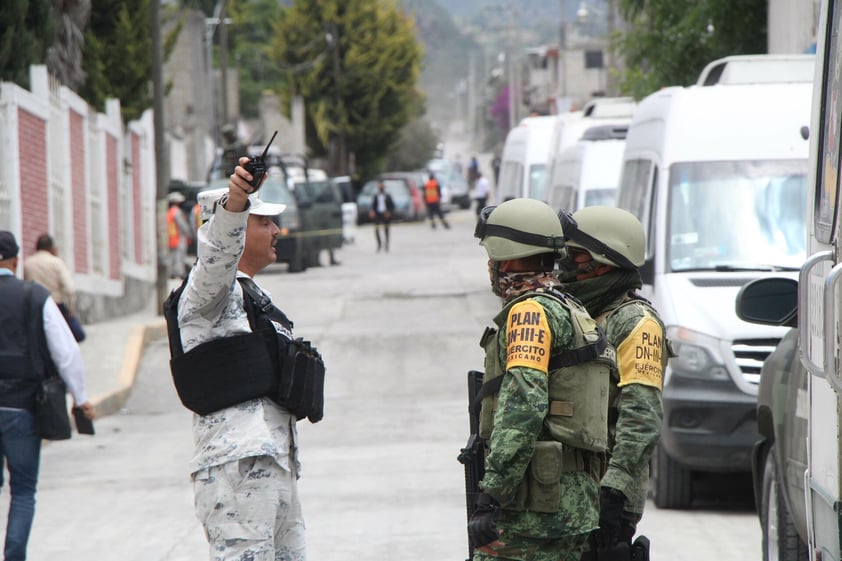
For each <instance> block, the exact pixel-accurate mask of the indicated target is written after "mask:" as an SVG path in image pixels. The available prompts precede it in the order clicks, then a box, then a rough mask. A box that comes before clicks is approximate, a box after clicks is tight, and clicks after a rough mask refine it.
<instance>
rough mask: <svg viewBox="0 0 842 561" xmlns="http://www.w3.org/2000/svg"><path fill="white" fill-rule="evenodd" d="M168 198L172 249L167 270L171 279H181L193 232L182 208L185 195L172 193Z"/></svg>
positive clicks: (169, 245) (169, 239) (168, 237)
mask: <svg viewBox="0 0 842 561" xmlns="http://www.w3.org/2000/svg"><path fill="white" fill-rule="evenodd" d="M168 200H169V203H170V208H169V210H168V211H167V246H168V248H169V250H170V251H169V261H168V262H167V270H168V273H169V277H170V278H171V279H181V278H184V268H185V265H186V263H185V260H186V258H187V245H188V244H189V243H190V239H191V237H192V235H193V232H192V230H191V229H190V225H189V224H188V223H187V218H185V216H184V212H183V211H182V210H181V203H183V202H184V195H182V194H181V193H178V192H174V193H170V195H169V197H168Z"/></svg>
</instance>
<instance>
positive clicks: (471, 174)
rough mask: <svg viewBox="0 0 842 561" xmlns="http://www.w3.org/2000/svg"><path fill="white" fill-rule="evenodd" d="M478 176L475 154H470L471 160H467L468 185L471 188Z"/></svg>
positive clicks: (477, 163)
mask: <svg viewBox="0 0 842 561" xmlns="http://www.w3.org/2000/svg"><path fill="white" fill-rule="evenodd" d="M478 177H479V162H478V161H477V157H476V156H471V161H470V162H468V177H467V180H468V185H469V186H470V188H471V189H473V188H474V185H475V184H476V181H477V178H478Z"/></svg>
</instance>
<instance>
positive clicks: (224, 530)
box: [193, 456, 307, 561]
mask: <svg viewBox="0 0 842 561" xmlns="http://www.w3.org/2000/svg"><path fill="white" fill-rule="evenodd" d="M292 469H293V472H292V473H291V472H289V471H287V470H285V469H283V468H281V467H280V466H279V465H278V464H277V462H275V460H274V459H272V458H271V457H269V456H257V457H250V458H243V459H241V460H239V461H233V462H228V463H226V464H222V465H219V466H213V467H211V468H208V469H202V470H199V471H197V472H196V473H194V474H193V493H194V496H195V504H196V516H197V517H198V518H199V521H201V523H202V525H203V526H204V528H205V535H206V537H207V539H208V543H209V544H210V559H211V561H306V559H307V555H306V551H305V541H304V518H303V516H302V513H301V503H300V501H299V496H298V485H297V474H296V473H294V472H295V468H294V467H293V468H292Z"/></svg>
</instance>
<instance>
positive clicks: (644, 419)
mask: <svg viewBox="0 0 842 561" xmlns="http://www.w3.org/2000/svg"><path fill="white" fill-rule="evenodd" d="M639 282H640V281H639V276H638V274H637V273H636V272H633V273H630V272H628V271H620V270H617V271H616V272H613V273H609V274H607V275H603V276H600V277H596V278H593V279H589V280H585V281H578V282H573V283H569V284H564V285H563V288H564V290H565V291H569V292H570V294H572V295H573V296H576V297H577V298H579V299H580V300H581V301H582V303H583V304H584V306H585V307H586V308H587V310H588V312H589V313H590V314H591V317H593V318H594V319H595V320H596V321H597V323H598V324H599V325H600V326H601V327H602V328H603V329H604V331H605V335H606V338H607V339H608V342H609V343H611V344H612V345H613V346H614V347H615V348H616V349H617V354H618V356H617V363H618V367H619V371H618V372H615V373H613V374H612V377H611V388H610V410H609V415H608V419H609V425H608V439H609V462H608V469H607V471H606V473H605V474H604V475H603V477H602V481H601V485H603V486H606V487H611V488H614V489H617V490H619V491H621V492H622V493H623V494H624V495H625V496H626V499H627V500H626V503H625V505H624V509H623V510H624V511H625V512H624V513H623V518H624V520H625V522H626V523H627V524H629V525H630V526H631V531H632V533H633V530H634V528H635V527H636V525H637V522H639V521H640V518H641V517H642V515H643V508H644V506H645V504H646V493H647V488H648V485H649V459H650V457H651V456H652V453H653V452H654V450H655V446H656V445H657V444H658V439H659V438H660V435H661V425H662V423H663V405H662V402H661V389H662V387H663V374H664V370H665V369H666V364H667V359H668V358H669V357H670V355H671V354H672V351H671V350H670V348H669V342H668V340H667V339H666V334H665V329H664V325H663V322H662V321H661V319H660V317H659V316H658V313H657V311H656V310H655V309H654V308H653V307H652V306H651V305H650V304H649V303H648V302H646V301H645V300H642V299H638V298H633V297H630V296H629V294H630V292H631V289H632V288H637V287H639V286H640V284H639ZM641 326H646V329H647V331H649V332H650V334H653V335H654V336H653V337H650V338H651V339H652V341H651V345H649V349H646V350H645V351H644V352H648V351H649V350H651V351H652V352H651V355H650V356H649V359H648V364H650V365H651V366H653V367H654V370H653V371H652V372H650V373H649V374H648V375H647V376H646V377H639V376H635V375H634V374H633V370H634V368H636V367H639V364H638V366H636V365H635V362H638V363H639V362H640V361H639V360H638V361H635V360H632V358H631V355H627V356H629V359H627V360H626V362H625V363H624V362H623V360H622V357H621V355H622V353H623V350H624V349H625V347H624V345H623V344H624V342H626V346H629V345H630V344H634V343H636V340H634V341H633V340H631V339H630V337H632V336H636V335H635V334H636V333H638V331H636V330H639V329H640V328H641ZM658 338H659V339H658ZM640 354H642V353H639V354H638V356H639V355H640ZM623 537H624V538H631V536H623Z"/></svg>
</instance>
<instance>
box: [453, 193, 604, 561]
mask: <svg viewBox="0 0 842 561" xmlns="http://www.w3.org/2000/svg"><path fill="white" fill-rule="evenodd" d="M475 235H476V236H477V237H479V238H480V239H481V240H482V241H481V245H483V246H484V247H485V249H486V251H487V253H488V256H489V263H488V264H489V274H490V276H491V286H492V290H493V291H494V293H495V294H497V295H498V296H501V297H502V298H503V299H504V301H505V304H504V308H503V310H502V311H501V312H500V314H498V315H497V317H496V318H495V324H496V325H497V326H498V329H497V330H492V329H489V330H487V331H486V335H485V336H484V337H483V343H482V344H483V346H484V347H485V349H486V358H485V383H486V384H488V383H489V378H491V379H498V380H500V379H502V382H501V384H500V386H499V394H496V396H487V397H485V398H483V404H482V410H481V413H480V416H481V420H480V436H481V437H482V438H484V439H485V440H486V445H487V448H488V449H489V453H488V454H487V457H486V460H485V476H484V478H483V479H482V481H481V482H480V487H481V488H482V490H483V493H482V494H480V496H479V499H478V501H477V507H476V511H475V512H474V513H473V514H472V515H471V518H470V520H469V523H468V532H469V536H470V539H471V543H472V545H473V547H474V556H473V559H474V560H475V561H481V560H483V561H484V560H491V559H496V560H503V559H510V560H517V561H559V560H561V561H578V560H579V558H580V556H581V554H582V552H583V551H584V550H585V549H586V548H587V540H588V536H589V534H590V533H591V531H592V530H594V529H596V527H597V522H598V509H597V492H598V477H599V474H598V472H599V464H598V458H599V457H600V455H599V452H598V451H599V450H604V446H605V445H606V443H607V429H606V426H605V425H606V421H605V414H606V413H607V388H608V376H609V374H608V368H605V369H604V370H603V373H604V376H603V377H602V386H601V389H597V391H596V398H595V399H594V400H593V403H591V404H586V403H573V402H570V403H567V404H568V405H570V407H571V409H572V408H573V407H575V408H576V409H575V410H576V412H577V413H576V415H577V416H578V415H581V414H584V413H586V412H587V411H588V410H589V407H588V405H590V407H591V408H592V411H595V412H596V415H595V417H598V420H597V421H596V423H595V424H596V425H597V426H596V427H595V428H594V427H585V430H583V431H581V432H583V433H587V429H588V428H594V431H595V432H596V433H600V431H601V435H602V436H599V435H596V436H595V437H594V439H593V440H592V441H589V442H591V444H593V447H594V448H595V449H596V450H597V452H594V451H589V450H585V449H582V448H577V446H578V445H577V444H570V443H569V441H563V440H566V439H563V440H562V439H559V438H558V436H557V433H555V432H553V427H552V425H553V423H554V421H553V420H552V419H554V418H556V419H557V418H559V417H553V415H557V414H556V413H554V412H553V409H554V406H555V405H556V403H558V402H554V401H553V397H552V396H553V395H556V394H555V393H553V392H555V391H556V389H557V388H556V387H555V386H554V384H555V383H556V382H554V380H556V378H555V376H557V375H558V373H559V372H568V374H567V375H566V376H567V377H568V378H569V379H571V380H574V381H573V382H572V383H573V384H579V382H578V380H579V379H580V378H581V377H578V378H577V376H576V372H578V370H576V371H574V372H573V373H569V369H567V370H566V369H565V368H561V369H559V368H557V367H555V366H553V364H554V363H553V362H551V357H552V356H558V355H559V354H562V353H567V352H569V351H570V350H571V349H573V348H574V341H575V336H574V334H575V333H576V328H574V322H577V321H578V322H580V323H587V322H590V323H591V324H592V326H593V333H596V326H595V323H593V320H591V319H590V317H588V316H587V313H586V312H585V311H584V309H582V308H581V307H580V306H578V305H577V304H576V303H575V302H572V301H571V300H569V299H566V298H565V297H564V295H563V294H554V293H552V291H553V289H557V288H558V286H559V281H558V279H557V278H556V277H555V276H554V273H553V269H554V262H555V260H556V259H557V258H558V257H559V255H560V253H561V252H562V251H563V236H562V229H561V225H560V223H559V220H558V217H557V216H556V213H555V212H554V211H553V210H552V209H551V208H550V207H549V206H548V205H546V204H545V203H543V202H541V201H537V200H534V199H513V200H510V201H506V202H504V203H502V204H501V205H499V206H497V207H486V208H485V209H484V210H483V212H482V213H481V215H480V221H479V223H478V225H477V232H476V234H475ZM574 314H579V315H577V316H576V318H577V319H574ZM613 364H614V363H613V361H612V362H611V365H612V367H613ZM573 368H574V369H578V368H579V367H578V366H574V367H573ZM598 377H599V376H598V375H594V376H593V378H594V379H597V378H598ZM556 399H557V398H556ZM571 399H572V398H571ZM601 407H605V408H606V411H604V412H602V415H601V416H600V411H599V409H600V408H601ZM492 419H493V428H491V427H489V426H488V425H491V423H492ZM483 425H485V427H483ZM599 425H601V426H599ZM489 431H490V435H489V434H488V433H489Z"/></svg>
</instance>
